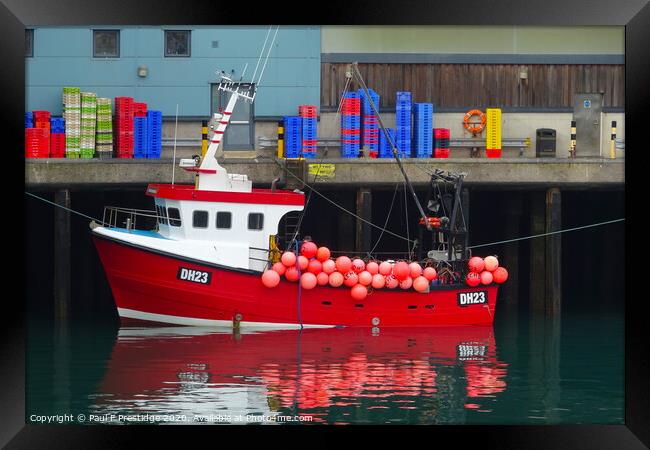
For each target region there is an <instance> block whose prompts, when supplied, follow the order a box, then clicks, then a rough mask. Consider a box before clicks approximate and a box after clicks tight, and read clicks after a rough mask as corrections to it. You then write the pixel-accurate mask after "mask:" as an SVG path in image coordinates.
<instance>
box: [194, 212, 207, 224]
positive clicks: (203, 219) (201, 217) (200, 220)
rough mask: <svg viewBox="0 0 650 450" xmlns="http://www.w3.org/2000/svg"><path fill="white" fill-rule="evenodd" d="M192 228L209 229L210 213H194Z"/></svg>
mask: <svg viewBox="0 0 650 450" xmlns="http://www.w3.org/2000/svg"><path fill="white" fill-rule="evenodd" d="M192 226H193V227H194V228H208V212H207V211H194V213H193V214H192Z"/></svg>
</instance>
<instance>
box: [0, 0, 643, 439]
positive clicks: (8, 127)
mask: <svg viewBox="0 0 650 450" xmlns="http://www.w3.org/2000/svg"><path fill="white" fill-rule="evenodd" d="M281 6H282V7H281V8H280V7H279V5H278V4H277V3H272V4H269V5H268V6H266V9H263V8H261V7H257V6H253V4H251V8H248V10H247V11H246V12H245V14H244V13H243V11H242V7H241V5H240V4H237V3H232V2H230V3H229V2H221V3H217V2H214V1H194V2H187V1H179V0H171V1H166V2H160V1H150V0H141V1H139V2H127V1H114V2H103V3H102V2H98V1H90V0H84V1H80V0H69V1H67V2H47V1H45V0H42V1H37V0H31V1H30V0H4V1H3V3H2V4H0V23H1V24H2V29H3V31H4V33H3V39H0V48H1V49H2V50H1V52H0V54H2V56H3V65H4V70H2V71H0V73H1V75H0V78H1V79H2V89H3V91H2V92H3V95H2V96H1V97H0V98H1V100H0V101H1V102H2V108H0V111H1V112H0V114H2V118H3V119H4V120H3V125H4V128H5V145H7V148H5V151H6V152H7V153H9V154H10V156H7V157H6V158H7V159H6V161H5V162H6V164H8V167H11V168H13V170H11V172H12V173H16V174H17V175H16V176H17V178H18V180H17V181H16V182H15V183H8V184H7V186H9V187H8V189H7V190H6V195H7V196H9V197H10V198H12V199H14V200H16V201H17V202H18V207H17V208H16V209H15V210H17V211H19V212H20V211H21V210H22V206H21V204H22V200H21V199H22V198H24V193H21V192H20V188H21V183H20V180H21V179H22V173H21V171H20V168H21V167H23V164H24V161H23V158H22V154H21V152H20V151H17V150H16V148H17V147H18V148H20V145H21V143H22V142H23V136H22V134H23V131H22V128H23V126H22V125H21V122H22V120H23V114H22V113H23V112H24V95H25V86H24V80H25V61H24V58H25V52H24V38H25V35H24V30H25V28H26V27H37V26H39V25H72V26H75V25H76V26H81V25H89V24H100V23H101V24H107V25H111V26H115V25H117V26H119V25H126V24H141V25H148V24H149V25H159V24H176V25H187V24H196V25H208V24H233V23H240V24H244V23H246V24H267V23H269V22H280V23H282V24H302V23H305V22H306V23H321V24H342V25H343V24H358V25H364V24H368V25H370V24H372V25H382V24H418V25H427V24H428V25H440V24H446V25H453V24H463V25H540V26H544V25H576V26H582V25H624V26H625V64H626V77H625V82H626V100H625V109H626V141H627V145H628V147H629V148H630V151H629V152H628V153H627V154H626V206H627V208H626V250H627V251H626V260H627V261H628V264H627V265H626V279H625V280H624V281H623V280H622V281H621V284H622V288H623V289H625V291H626V307H625V318H626V332H625V338H626V339H625V340H626V354H625V380H626V389H625V425H561V426H439V427H396V426H391V427H349V428H341V427H299V428H295V427H294V428H291V427H281V429H280V430H278V429H276V428H274V429H270V428H265V427H255V428H254V431H255V433H252V434H257V435H260V434H262V435H268V436H266V438H267V439H268V438H271V436H272V435H275V434H276V433H278V432H282V433H283V434H285V435H286V438H283V439H282V440H280V441H275V442H277V443H278V444H279V445H283V446H294V445H295V446H298V445H300V446H304V447H311V444H310V442H312V441H306V440H305V439H313V438H314V437H312V436H305V433H309V435H312V434H314V433H317V434H318V436H317V438H318V442H319V443H323V442H325V441H326V440H327V438H328V437H329V438H330V439H331V442H332V443H333V444H334V443H336V442H338V443H339V444H341V443H343V444H351V442H349V441H348V439H349V437H350V435H349V434H348V433H349V432H350V431H351V430H352V431H359V429H360V431H362V432H363V431H366V432H367V431H372V434H371V435H368V436H366V437H364V438H363V439H364V440H363V441H362V443H360V444H359V445H364V446H368V445H376V444H377V443H380V442H382V441H383V440H384V439H385V438H387V437H389V436H390V437H395V438H397V439H398V442H399V443H400V444H401V443H402V441H404V442H406V443H407V445H408V443H412V445H425V443H424V442H426V445H443V444H442V442H440V440H441V439H444V442H445V444H444V445H451V444H450V443H456V444H453V445H462V446H463V447H465V446H472V445H476V446H477V447H478V448H519V449H521V448H526V449H529V448H616V449H619V448H626V449H633V448H644V447H645V446H648V445H650V426H649V424H650V421H649V420H648V418H649V415H650V414H649V411H650V405H649V402H648V398H649V395H648V394H649V389H648V387H649V382H648V380H650V374H649V364H648V362H649V358H648V355H649V354H650V350H649V348H648V342H649V341H650V339H648V329H649V328H650V327H648V326H647V315H646V314H645V311H644V309H645V305H646V304H647V301H648V300H647V298H646V297H647V296H645V295H644V294H643V291H640V290H638V289H637V290H636V292H640V294H639V295H640V297H634V298H633V295H632V294H633V293H634V292H635V287H638V286H639V285H640V284H641V282H642V281H640V280H644V279H645V278H647V276H646V275H645V274H644V273H643V272H641V268H640V267H639V266H637V265H635V264H632V263H629V262H630V261H632V260H633V259H632V258H633V257H634V256H635V253H639V254H640V255H641V256H642V255H643V253H641V250H640V248H639V246H638V245H637V244H636V243H637V242H640V241H644V240H645V239H644V237H643V235H642V234H641V233H640V232H639V231H638V230H639V229H640V227H641V225H642V222H641V221H642V220H643V218H642V217H641V215H640V213H639V212H638V211H639V209H640V208H639V207H638V206H636V203H635V201H634V197H635V196H639V195H641V194H639V193H638V192H643V190H642V189H644V188H639V190H637V188H635V187H634V183H636V181H635V177H634V176H633V175H632V170H627V169H628V168H632V167H641V166H643V165H644V164H643V156H642V152H644V151H645V150H644V148H643V147H642V145H643V144H641V143H642V142H643V141H642V138H641V136H642V133H643V134H644V137H645V133H644V131H645V130H646V129H647V127H648V126H647V121H648V118H647V117H648V114H647V112H646V110H647V108H648V100H649V99H650V95H648V89H649V86H650V83H649V82H648V80H650V46H649V45H648V42H650V5H649V4H648V2H647V0H636V1H635V0H629V1H624V2H614V1H611V0H609V1H608V0H591V1H589V2H585V1H560V0H545V1H543V2H536V3H532V4H531V3H528V2H512V1H502V2H499V3H496V2H487V1H484V0H483V1H480V0H466V1H464V2H451V1H449V2H444V3H440V2H435V3H433V2H424V1H419V2H416V1H404V2H394V1H387V0H383V1H380V2H372V3H369V2H359V3H352V2H338V1H335V2H327V3H326V6H327V7H326V8H325V7H323V8H317V10H318V15H316V13H315V12H314V9H315V8H312V5H307V4H305V3H304V2H283V3H282V4H281ZM288 11H305V13H304V14H307V12H308V11H311V12H310V13H309V14H310V15H309V16H308V17H304V16H303V17H297V18H291V17H290V16H288V15H287V14H288ZM635 146H638V147H635ZM10 148H13V149H14V150H13V151H11V152H10V151H9V149H10ZM636 179H637V180H638V177H637V178H636ZM14 188H15V191H14ZM635 192H637V193H636V194H635ZM12 210H13V208H12ZM21 217H22V216H21ZM4 222H11V221H4ZM4 225H5V227H8V226H11V227H12V228H11V230H12V232H13V235H16V234H18V235H20V236H21V237H22V238H23V242H24V240H25V239H26V238H27V236H24V235H21V234H20V233H21V232H20V229H19V230H16V228H20V227H16V224H15V223H5V224H4ZM5 233H8V231H5ZM13 235H12V236H13ZM5 236H8V235H7V234H5ZM632 243H635V247H632ZM23 266H24V264H23ZM19 270H20V269H18V270H15V273H19ZM16 278H19V277H18V276H17V275H16ZM23 282H24V283H28V282H29V280H23ZM6 289H7V290H9V289H10V287H6ZM19 291H20V287H19ZM19 299H20V295H11V296H6V298H5V300H4V303H5V305H4V308H3V309H4V311H3V312H4V314H3V316H4V319H5V321H4V322H5V326H4V327H3V328H2V339H0V348H1V353H0V354H1V355H2V358H3V361H2V373H3V377H2V379H3V382H2V384H1V388H0V390H1V393H0V404H1V405H3V408H2V415H3V417H2V421H1V422H0V445H3V446H4V445H6V448H57V447H61V448H120V447H122V446H124V447H127V446H128V447H131V448H132V447H134V446H135V445H137V444H135V442H136V440H140V439H142V438H144V437H145V436H146V438H147V447H152V446H154V445H156V444H157V443H156V442H155V441H156V439H158V440H164V441H163V442H165V443H166V444H167V445H165V447H168V446H170V445H171V443H172V441H171V440H169V439H170V437H172V436H174V437H180V438H181V439H183V440H182V441H181V442H182V443H184V444H185V446H190V445H194V444H192V443H193V442H195V440H196V438H197V436H199V435H201V434H203V435H204V437H209V439H210V441H211V442H212V445H217V443H221V444H223V441H222V439H223V436H224V434H226V433H227V432H231V431H232V432H235V433H237V437H238V443H237V444H236V445H237V446H248V444H249V441H248V438H249V436H250V435H251V433H250V430H251V429H250V428H246V434H244V430H242V429H241V428H238V427H234V428H229V427H218V428H215V427H133V426H128V427H103V426H92V427H84V426H45V425H43V426H38V425H25V416H24V412H25V408H24V406H25V405H24V401H25V386H24V380H25V354H24V352H25V339H24V331H25V325H24V321H25V313H24V307H23V305H22V304H21V303H20V300H19ZM12 307H13V308H12ZM12 309H13V310H12ZM145 433H146V434H145ZM296 433H298V434H296ZM413 433H415V434H416V435H417V436H416V435H414V434H413ZM206 435H207V436H206ZM152 436H153V437H154V439H153V440H151V439H150V438H151V437H152ZM423 438H424V439H426V441H424V442H423V441H422V439H423ZM188 439H189V440H188ZM286 439H290V440H286ZM415 439H418V440H419V441H420V443H418V444H415ZM228 445H230V444H228ZM233 445H234V444H233ZM355 445H357V444H355ZM402 445H403V444H402Z"/></svg>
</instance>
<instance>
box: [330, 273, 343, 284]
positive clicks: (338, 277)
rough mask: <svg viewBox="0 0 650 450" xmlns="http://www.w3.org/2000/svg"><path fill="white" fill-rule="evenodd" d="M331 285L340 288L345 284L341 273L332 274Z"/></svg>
mask: <svg viewBox="0 0 650 450" xmlns="http://www.w3.org/2000/svg"><path fill="white" fill-rule="evenodd" d="M329 283H330V286H332V287H339V286H341V285H342V284H343V275H342V274H341V272H332V273H330V277H329Z"/></svg>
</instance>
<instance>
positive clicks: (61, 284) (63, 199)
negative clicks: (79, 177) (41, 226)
mask: <svg viewBox="0 0 650 450" xmlns="http://www.w3.org/2000/svg"><path fill="white" fill-rule="evenodd" d="M54 202H55V203H56V204H57V205H60V206H63V207H65V208H70V190H68V189H60V190H58V191H56V192H55V194H54ZM70 250H71V236H70V212H69V211H67V210H65V209H63V208H60V207H57V208H55V209H54V315H55V321H56V322H57V323H63V322H66V321H67V320H68V319H69V317H70V302H71V285H70V274H71V264H70Z"/></svg>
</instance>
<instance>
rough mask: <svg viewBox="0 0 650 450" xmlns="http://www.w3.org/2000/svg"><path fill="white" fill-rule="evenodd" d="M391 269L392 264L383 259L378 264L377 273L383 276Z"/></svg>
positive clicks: (388, 273)
mask: <svg viewBox="0 0 650 450" xmlns="http://www.w3.org/2000/svg"><path fill="white" fill-rule="evenodd" d="M392 271H393V265H392V264H391V263H389V262H388V261H384V262H383V263H381V264H379V273H380V274H382V275H383V276H388V275H390V273H391V272H392Z"/></svg>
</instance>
